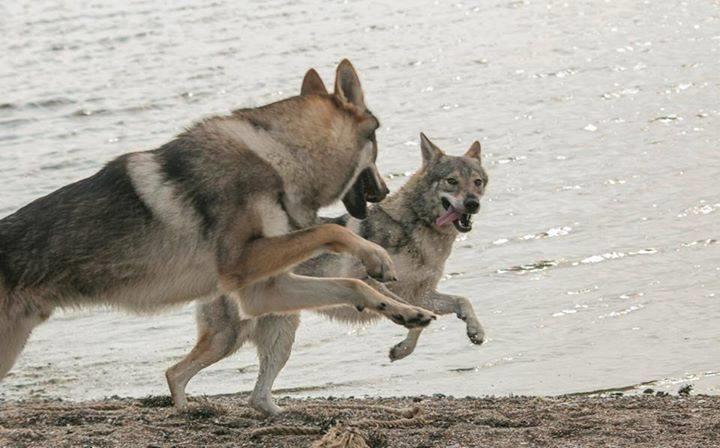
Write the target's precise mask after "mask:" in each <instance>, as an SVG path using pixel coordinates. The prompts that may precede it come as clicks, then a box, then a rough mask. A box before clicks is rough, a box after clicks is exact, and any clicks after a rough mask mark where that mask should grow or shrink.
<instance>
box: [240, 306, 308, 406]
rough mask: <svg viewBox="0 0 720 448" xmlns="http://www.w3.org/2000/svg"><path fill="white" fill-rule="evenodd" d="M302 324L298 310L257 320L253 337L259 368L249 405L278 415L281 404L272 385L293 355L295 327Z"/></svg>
mask: <svg viewBox="0 0 720 448" xmlns="http://www.w3.org/2000/svg"><path fill="white" fill-rule="evenodd" d="M299 324H300V316H298V315H297V314H291V315H285V316H264V317H261V318H260V319H258V320H257V325H256V327H255V333H254V335H253V339H254V341H255V345H256V346H257V354H258V358H259V360H260V371H259V372H258V379H257V382H256V383H255V388H254V389H253V391H252V394H250V406H252V407H253V408H255V409H257V410H258V411H260V412H262V413H263V414H265V415H277V414H279V413H280V412H282V408H280V407H279V406H278V405H276V404H275V402H274V401H273V398H272V386H273V383H274V382H275V378H277V376H278V374H279V373H280V371H281V370H282V368H283V367H284V366H285V363H286V362H287V360H288V359H289V358H290V352H291V351H292V345H293V342H294V341H295V331H296V330H297V327H298V325H299Z"/></svg>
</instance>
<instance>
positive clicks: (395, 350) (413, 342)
mask: <svg viewBox="0 0 720 448" xmlns="http://www.w3.org/2000/svg"><path fill="white" fill-rule="evenodd" d="M363 281H364V282H365V283H367V284H368V285H370V286H371V287H373V288H375V289H376V290H377V291H380V292H381V293H383V294H385V295H386V296H389V297H392V298H393V299H395V300H397V301H398V302H402V303H408V302H407V301H406V300H404V299H403V298H402V297H400V296H398V295H396V294H395V293H393V292H392V291H390V289H388V287H387V286H385V285H384V284H382V283H380V282H378V281H377V280H374V279H372V278H366V279H364V280H363ZM422 331H423V329H422V328H411V329H410V330H408V333H407V336H405V339H403V340H402V341H401V342H398V343H397V344H395V345H394V346H393V347H392V348H391V349H390V354H389V356H390V361H391V362H392V361H397V360H399V359H403V358H406V357H408V356H410V354H412V352H414V351H415V347H417V343H418V340H419V339H420V335H421V334H422Z"/></svg>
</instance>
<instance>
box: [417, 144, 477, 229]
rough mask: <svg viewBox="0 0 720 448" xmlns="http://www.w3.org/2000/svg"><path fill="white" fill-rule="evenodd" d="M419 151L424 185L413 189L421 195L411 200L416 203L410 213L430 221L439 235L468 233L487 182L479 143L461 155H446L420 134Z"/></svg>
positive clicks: (420, 178) (420, 179)
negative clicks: (455, 232)
mask: <svg viewBox="0 0 720 448" xmlns="http://www.w3.org/2000/svg"><path fill="white" fill-rule="evenodd" d="M420 148H421V150H422V156H423V166H422V168H421V170H420V171H421V172H422V173H423V176H421V177H419V178H418V181H421V182H424V183H425V184H426V185H425V188H413V189H412V191H413V192H414V193H416V195H417V196H420V197H416V198H414V199H416V200H417V202H416V205H415V206H413V209H414V210H413V211H414V212H415V214H416V216H417V217H418V218H420V219H421V220H424V221H426V222H433V223H434V224H435V228H436V230H439V231H441V232H448V231H449V232H452V228H453V227H454V228H455V229H456V230H457V231H459V232H463V233H464V232H469V231H470V230H472V215H474V214H476V213H477V212H479V211H480V198H482V196H483V194H484V193H485V187H486V186H487V183H488V175H487V173H486V172H485V169H484V168H483V167H482V162H481V158H480V156H481V154H480V143H479V142H477V141H475V142H473V144H472V145H471V146H470V148H469V149H468V150H467V151H466V152H465V154H464V155H463V156H460V157H456V156H448V155H446V154H445V153H444V152H443V151H442V150H441V149H440V148H438V147H437V146H436V145H435V144H434V143H433V142H431V141H430V139H428V138H427V136H425V134H422V133H421V134H420ZM411 183H412V182H408V184H411ZM451 223H452V226H450V224H451Z"/></svg>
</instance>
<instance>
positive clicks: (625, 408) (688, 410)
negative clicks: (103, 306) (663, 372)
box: [0, 395, 720, 448]
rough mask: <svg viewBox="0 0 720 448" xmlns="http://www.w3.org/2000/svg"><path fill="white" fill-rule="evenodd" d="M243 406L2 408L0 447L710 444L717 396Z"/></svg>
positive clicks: (110, 403) (719, 403)
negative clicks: (262, 410) (263, 409)
mask: <svg viewBox="0 0 720 448" xmlns="http://www.w3.org/2000/svg"><path fill="white" fill-rule="evenodd" d="M246 399H247V397H245V396H241V395H233V396H217V397H209V398H206V399H199V400H197V401H195V402H194V403H193V405H192V407H191V409H190V410H189V411H187V412H184V413H178V412H176V411H175V410H174V409H173V408H172V407H170V400H169V398H168V397H148V398H145V399H127V398H125V399H123V398H111V399H106V400H102V401H89V402H82V403H71V402H64V401H24V402H4V403H0V446H2V447H30V446H32V447H38V446H49V447H65V446H68V447H69V446H73V447H75V446H88V447H89V446H95V447H115V446H123V447H128V446H139V447H160V446H179V447H190V446H192V447H195V446H228V447H230V446H233V447H293V448H295V447H298V448H299V447H311V446H312V447H314V446H323V447H330V446H333V447H354V448H355V447H363V448H364V447H372V448H380V447H391V448H405V447H413V448H421V447H445V448H451V447H455V448H460V447H513V448H515V447H522V446H538V447H648V448H649V447H652V448H656V447H720V397H717V396H703V395H698V396H656V395H645V396H634V397H595V398H590V397H583V396H565V397H552V398H535V397H509V398H464V399H454V398H446V397H441V396H439V397H410V398H382V399H332V398H329V399H306V400H298V399H283V400H280V404H281V405H282V406H284V407H285V408H286V410H287V412H285V413H284V414H283V415H282V416H279V417H272V418H267V419H264V418H262V417H260V416H259V415H258V414H256V413H255V412H254V411H252V410H251V409H249V408H248V407H247V406H246V405H245V401H246ZM285 429H287V430H288V431H291V432H298V431H302V430H305V431H307V432H308V433H310V434H307V435H283V434H280V433H281V432H282V431H283V430H285ZM263 431H267V432H269V433H266V434H264V435H263V434H262V433H263ZM328 431H332V434H331V435H330V436H328V435H327V433H328ZM323 437H325V442H322V443H323V444H321V442H319V441H320V440H321V439H322V438H323ZM331 439H332V440H331ZM331 441H334V442H335V444H332V443H331Z"/></svg>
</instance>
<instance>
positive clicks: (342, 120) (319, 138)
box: [228, 99, 358, 223]
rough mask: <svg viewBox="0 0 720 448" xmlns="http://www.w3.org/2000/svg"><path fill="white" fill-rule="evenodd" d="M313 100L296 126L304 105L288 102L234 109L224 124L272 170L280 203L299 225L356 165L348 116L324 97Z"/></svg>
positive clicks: (348, 180)
mask: <svg viewBox="0 0 720 448" xmlns="http://www.w3.org/2000/svg"><path fill="white" fill-rule="evenodd" d="M308 101H309V100H308ZM315 101H320V102H319V103H318V104H315V107H314V109H312V110H314V111H315V112H316V113H313V114H310V113H305V114H302V117H303V118H302V120H301V121H302V123H300V124H298V123H296V122H297V121H298V120H297V115H298V114H299V113H300V112H301V111H302V110H304V109H299V108H298V107H297V105H296V104H295V103H293V102H290V101H288V102H279V103H274V104H272V105H268V106H264V107H262V108H258V109H244V110H240V111H235V112H234V113H233V118H232V119H231V120H229V124H228V126H229V127H232V128H235V130H236V131H235V133H236V135H237V136H238V137H239V138H240V139H242V140H243V142H244V143H245V144H246V145H247V146H248V147H249V149H251V150H252V151H253V152H255V153H256V154H257V155H258V156H260V157H261V158H262V159H263V160H265V161H266V162H267V163H269V164H270V165H271V166H272V167H273V168H274V169H275V170H276V171H277V173H278V174H279V175H280V177H281V178H282V179H283V183H284V185H285V189H286V193H287V194H286V198H285V201H286V202H285V206H286V207H287V208H288V211H289V212H290V213H291V214H292V215H293V216H295V217H296V219H297V220H298V221H301V222H303V223H308V222H312V221H314V219H315V217H316V214H317V211H318V210H319V209H320V208H322V207H326V206H329V205H331V204H333V203H335V202H336V201H337V200H339V199H340V197H341V196H342V194H343V193H344V192H345V191H346V190H347V188H348V187H349V186H350V185H351V184H352V181H353V178H354V177H356V176H357V174H358V169H353V170H352V171H349V170H348V168H349V167H355V168H357V167H356V165H358V163H357V162H358V161H357V160H355V159H356V158H357V152H358V151H357V150H356V149H355V148H353V145H354V144H355V138H356V137H355V135H354V133H353V131H352V123H351V120H350V118H348V117H346V116H345V115H339V114H333V113H332V109H331V108H330V105H328V104H325V103H323V102H322V101H325V100H322V99H315ZM325 109H328V110H325ZM298 126H300V127H301V129H298Z"/></svg>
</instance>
